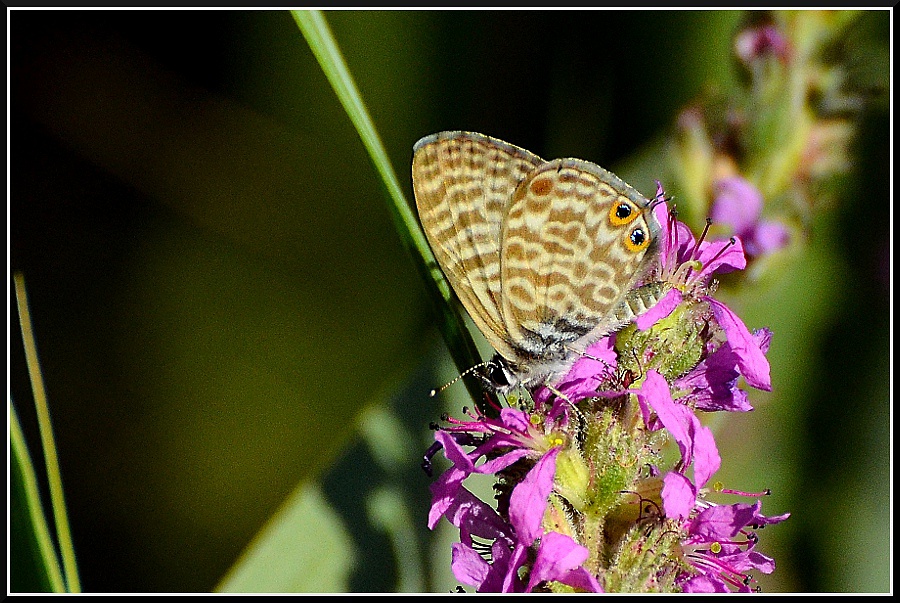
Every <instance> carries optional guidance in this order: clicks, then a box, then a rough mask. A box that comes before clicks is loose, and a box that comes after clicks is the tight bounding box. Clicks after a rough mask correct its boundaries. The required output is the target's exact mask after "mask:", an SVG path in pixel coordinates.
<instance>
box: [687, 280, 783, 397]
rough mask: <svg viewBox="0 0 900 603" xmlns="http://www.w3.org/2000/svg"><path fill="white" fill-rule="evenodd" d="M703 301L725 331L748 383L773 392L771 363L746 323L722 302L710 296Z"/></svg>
mask: <svg viewBox="0 0 900 603" xmlns="http://www.w3.org/2000/svg"><path fill="white" fill-rule="evenodd" d="M702 299H703V300H705V301H706V302H707V303H709V307H710V308H711V309H712V312H713V315H714V316H715V318H716V322H717V323H719V326H720V327H722V329H723V330H724V331H725V336H726V337H728V344H729V345H730V346H731V349H732V350H734V352H735V353H736V354H737V365H738V367H739V368H740V371H741V374H742V375H743V376H744V379H746V380H747V383H748V384H750V385H752V386H753V387H755V388H757V389H762V390H765V391H772V380H771V377H770V376H769V361H768V360H767V359H766V356H765V354H763V352H762V350H761V349H760V348H759V344H758V343H757V341H756V339H755V338H754V337H753V336H752V335H751V334H750V331H748V330H747V326H746V325H745V324H744V322H743V321H742V320H741V319H740V318H738V316H737V314H735V313H734V312H732V311H731V309H730V308H729V307H728V306H726V305H725V304H723V303H722V302H720V301H718V300H715V299H713V298H711V297H709V296H705V297H703V298H702Z"/></svg>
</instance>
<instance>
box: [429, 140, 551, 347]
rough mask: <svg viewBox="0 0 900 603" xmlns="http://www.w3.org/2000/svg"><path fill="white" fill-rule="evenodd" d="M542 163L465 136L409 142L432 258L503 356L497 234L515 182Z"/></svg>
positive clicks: (517, 150)
mask: <svg viewBox="0 0 900 603" xmlns="http://www.w3.org/2000/svg"><path fill="white" fill-rule="evenodd" d="M543 163H544V160H543V159H541V158H540V157H538V156H537V155H534V154H532V153H529V152H528V151H526V150H524V149H520V148H518V147H516V146H513V145H511V144H508V143H505V142H503V141H500V140H497V139H495V138H491V137H489V136H484V135H482V134H475V133H471V132H441V133H438V134H433V135H431V136H426V137H425V138H423V139H421V140H420V141H419V142H417V143H416V145H415V147H414V152H413V163H412V181H413V189H414V192H415V197H416V206H417V209H418V212H419V219H420V220H421V221H422V226H423V228H424V230H425V236H426V238H427V239H428V242H429V244H430V245H431V249H432V251H433V252H434V255H435V258H436V259H437V261H438V264H439V265H440V266H441V269H442V270H443V271H444V274H445V275H446V276H447V280H449V281H450V285H451V286H452V287H453V290H454V291H455V292H456V295H457V297H459V299H460V301H461V302H462V304H463V306H464V307H465V309H466V311H467V312H468V313H469V315H470V316H471V317H472V320H473V321H474V322H475V325H476V326H477V327H478V328H479V330H481V332H482V334H483V335H484V336H485V338H486V339H487V340H488V342H489V343H490V344H491V345H492V346H493V347H494V349H495V350H497V351H498V352H500V353H501V354H502V355H504V356H506V357H510V356H509V354H510V353H511V350H510V346H509V344H508V333H507V326H506V325H507V324H508V321H507V320H504V318H503V316H502V312H503V310H502V307H503V304H502V301H501V297H502V295H501V285H500V235H501V232H502V228H503V222H504V219H505V215H506V210H507V207H508V206H509V204H510V201H511V199H512V196H513V193H514V192H515V190H516V187H517V186H518V184H519V183H520V182H521V181H522V180H524V179H525V177H526V176H527V175H528V174H529V172H531V171H532V170H534V169H535V167H537V166H539V165H541V164H543Z"/></svg>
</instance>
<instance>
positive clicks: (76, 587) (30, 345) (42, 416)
mask: <svg viewBox="0 0 900 603" xmlns="http://www.w3.org/2000/svg"><path fill="white" fill-rule="evenodd" d="M15 287H16V302H17V304H18V308H19V322H20V324H21V329H22V340H23V342H24V344H25V360H26V362H27V364H28V375H29V377H30V378H31V389H32V392H33V393H34V405H35V408H36V410H37V419H38V428H39V430H40V433H41V446H42V448H43V451H44V461H45V463H46V465H47V481H48V482H49V484H50V502H51V505H52V506H53V519H54V522H55V523H56V534H57V537H58V538H59V550H60V555H61V556H62V561H63V569H64V571H65V576H66V584H67V585H68V591H69V592H72V593H78V592H81V582H80V581H79V579H78V567H77V566H76V564H75V549H74V547H73V546H72V534H71V532H70V531H69V520H68V517H67V515H66V501H65V497H64V496H63V487H62V474H61V473H60V470H59V460H58V458H57V456H56V445H55V443H54V441H53V426H52V424H51V422H50V409H49V407H48V406H47V394H46V392H45V390H44V380H43V378H42V377H41V368H40V363H39V362H38V356H37V346H36V344H35V341H34V333H33V332H32V328H31V315H30V314H29V312H28V296H27V295H26V293H25V277H24V275H22V273H20V272H17V273H16V274H15Z"/></svg>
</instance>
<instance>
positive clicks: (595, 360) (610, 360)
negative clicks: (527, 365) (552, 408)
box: [533, 334, 618, 403]
mask: <svg viewBox="0 0 900 603" xmlns="http://www.w3.org/2000/svg"><path fill="white" fill-rule="evenodd" d="M615 341H616V336H615V334H612V335H608V336H606V337H602V338H601V339H599V340H598V341H596V342H594V343H593V344H591V345H590V346H588V348H587V349H586V350H585V352H584V355H583V356H582V357H581V358H579V359H578V360H576V361H575V364H573V365H572V368H571V369H569V372H568V373H566V375H565V376H564V377H563V378H562V379H561V380H559V381H558V382H557V383H556V385H554V387H553V389H555V390H556V391H557V392H560V393H561V394H563V395H564V396H565V397H566V398H568V400H569V402H571V403H576V402H579V401H580V400H583V399H585V398H592V397H596V396H598V395H602V394H600V393H598V387H599V386H601V385H602V384H603V383H605V382H607V381H609V380H610V379H612V377H613V375H614V373H615V370H616V366H617V363H618V360H617V356H616V351H615V349H614V348H613V346H614V345H615ZM554 395H555V394H554V392H553V391H552V390H551V389H550V388H547V387H539V388H537V389H536V390H535V391H534V394H533V398H534V401H535V402H537V403H545V402H547V401H548V400H550V399H551V398H552V397H553V396H554Z"/></svg>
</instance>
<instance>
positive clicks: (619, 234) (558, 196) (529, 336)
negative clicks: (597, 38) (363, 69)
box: [412, 131, 660, 393]
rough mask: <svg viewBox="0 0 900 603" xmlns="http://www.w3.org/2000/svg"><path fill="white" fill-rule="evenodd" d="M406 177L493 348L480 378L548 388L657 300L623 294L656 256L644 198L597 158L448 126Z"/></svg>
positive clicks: (430, 139) (501, 386)
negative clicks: (553, 152) (551, 152)
mask: <svg viewBox="0 0 900 603" xmlns="http://www.w3.org/2000/svg"><path fill="white" fill-rule="evenodd" d="M412 181H413V189H414V193H415V198H416V206H417V210H418V214H419V219H420V221H421V223H422V227H423V229H424V231H425V236H426V238H427V239H428V243H429V245H430V246H431V249H432V251H433V252H434V255H435V258H436V259H437V262H438V264H439V266H440V267H441V269H442V270H443V272H444V274H445V276H446V277H447V280H448V281H449V283H450V285H451V287H452V288H453V291H454V292H455V293H456V296H457V297H458V298H459V300H460V302H461V303H462V305H463V307H464V308H465V309H466V311H467V312H468V313H469V315H470V316H471V317H472V321H473V322H474V323H475V325H476V326H477V327H478V329H479V330H480V331H481V333H482V334H483V335H484V337H485V338H486V339H487V341H488V342H489V343H490V344H491V346H493V348H494V350H495V351H496V354H495V355H494V357H493V358H492V359H491V360H490V361H489V362H487V363H485V367H486V369H487V370H486V371H485V372H486V375H482V377H484V378H485V379H487V380H488V381H489V382H490V384H491V385H492V386H493V387H494V388H495V389H496V390H497V391H498V392H501V393H505V392H508V391H510V390H511V389H512V388H514V387H518V386H523V387H526V388H533V387H536V386H539V385H545V384H547V385H550V384H552V383H553V381H554V380H555V379H557V378H559V377H561V376H562V375H563V374H565V372H566V371H567V370H568V369H569V368H570V367H571V365H572V364H573V363H574V362H575V361H576V360H577V359H578V358H579V357H581V356H582V355H584V353H585V348H587V347H588V346H589V345H590V344H591V343H594V342H595V341H597V340H598V339H600V338H601V337H603V336H605V335H607V334H609V333H612V332H614V331H616V330H618V329H620V328H622V327H623V326H624V325H625V324H627V323H628V321H629V320H631V319H632V318H633V317H634V316H636V315H637V314H639V313H640V312H642V311H643V310H645V309H646V308H647V307H648V306H649V305H652V303H654V302H655V301H656V300H655V298H654V296H653V294H652V293H649V292H644V293H642V294H639V295H635V294H634V293H632V292H633V291H639V289H637V285H639V284H640V283H641V280H642V278H643V277H645V275H647V274H648V271H649V270H650V268H651V266H652V265H653V263H654V259H655V258H656V257H657V253H658V251H657V250H658V244H657V237H658V235H659V231H660V226H659V223H658V221H657V219H656V217H655V216H654V213H653V211H652V206H653V204H654V202H653V201H651V200H650V199H647V198H646V197H644V196H642V195H641V194H640V193H639V192H638V191H636V190H635V189H634V188H632V187H631V186H629V185H628V184H626V183H625V182H624V181H622V180H621V179H620V178H618V177H617V176H615V175H614V174H612V173H611V172H608V171H607V170H605V169H603V168H601V167H600V166H598V165H595V164H593V163H590V162H588V161H583V160H580V159H554V160H552V161H545V160H544V159H541V158H540V157H538V156H537V155H535V154H533V153H531V152H529V151H526V150H525V149H522V148H519V147H517V146H514V145H512V144H509V143H506V142H503V141H502V140H498V139H496V138H492V137H490V136H486V135H484V134H477V133H474V132H462V131H450V132H439V133H437V134H432V135H430V136H426V137H424V138H422V139H421V140H419V141H418V142H417V143H416V144H415V146H414V147H413V161H412Z"/></svg>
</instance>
